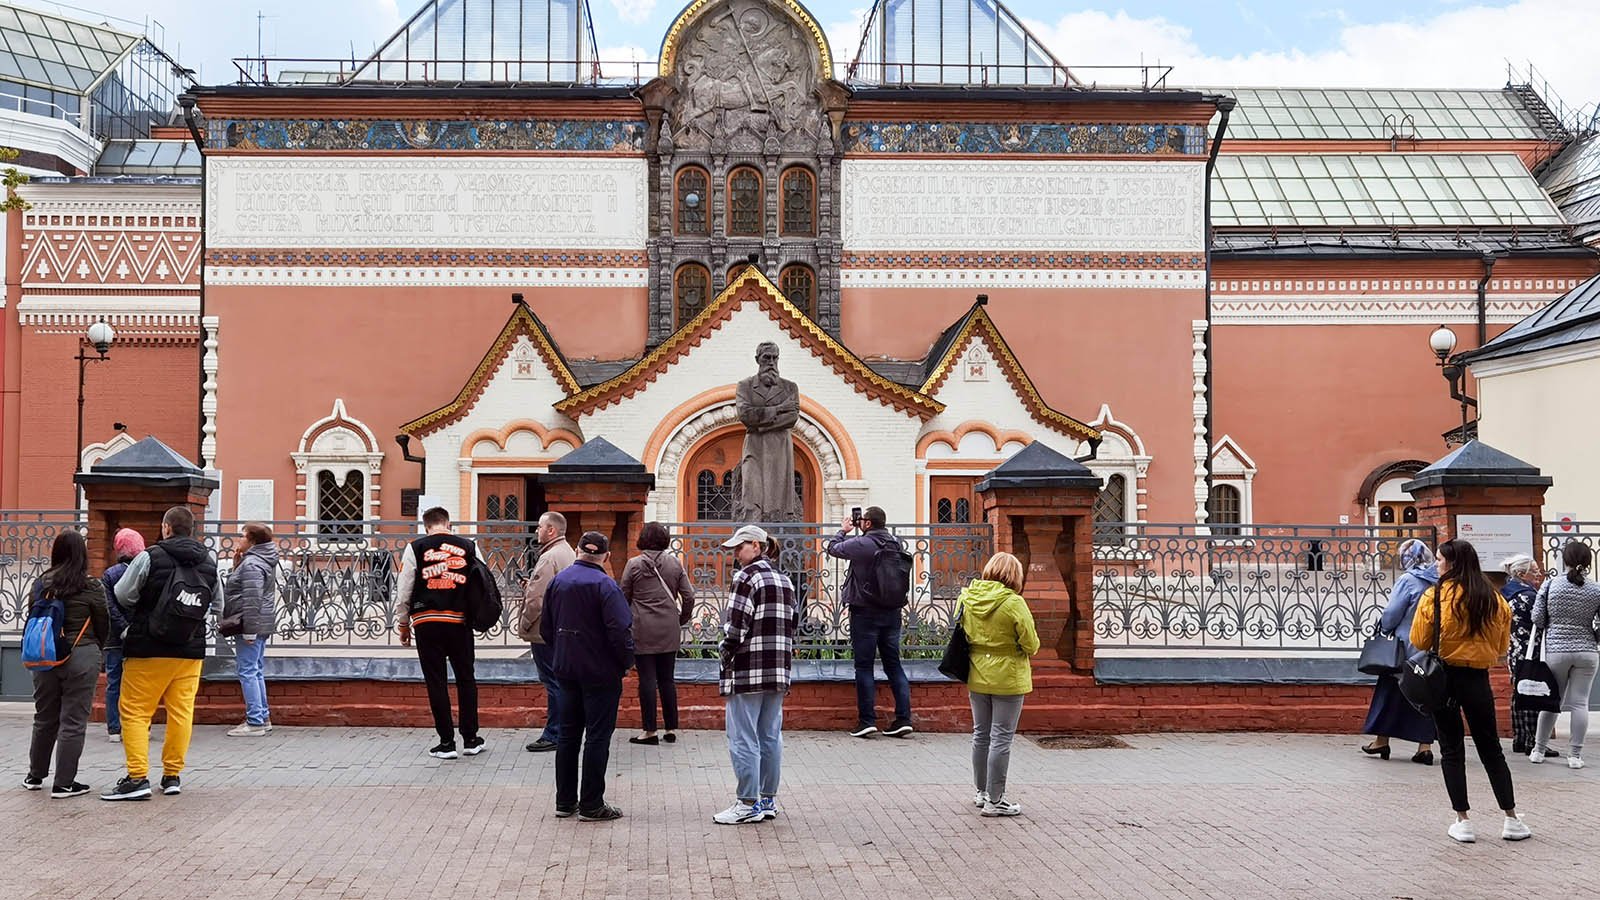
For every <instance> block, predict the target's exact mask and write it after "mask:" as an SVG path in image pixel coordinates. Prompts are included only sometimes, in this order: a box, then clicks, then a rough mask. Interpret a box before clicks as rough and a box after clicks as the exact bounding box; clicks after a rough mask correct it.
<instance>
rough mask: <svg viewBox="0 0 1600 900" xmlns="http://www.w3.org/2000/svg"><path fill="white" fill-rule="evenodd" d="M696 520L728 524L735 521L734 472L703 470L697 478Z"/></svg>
mask: <svg viewBox="0 0 1600 900" xmlns="http://www.w3.org/2000/svg"><path fill="white" fill-rule="evenodd" d="M695 519H697V520H698V521H701V522H728V521H731V520H732V519H733V471H732V470H729V471H727V472H723V473H722V479H721V481H720V482H719V481H718V479H717V473H715V472H713V471H711V470H710V469H701V470H700V474H699V475H697V476H695Z"/></svg>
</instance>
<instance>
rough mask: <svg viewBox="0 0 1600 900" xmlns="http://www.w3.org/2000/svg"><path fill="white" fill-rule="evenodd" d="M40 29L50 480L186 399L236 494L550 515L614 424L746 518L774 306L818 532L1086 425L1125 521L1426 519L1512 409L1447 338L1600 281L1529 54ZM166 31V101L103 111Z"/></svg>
mask: <svg viewBox="0 0 1600 900" xmlns="http://www.w3.org/2000/svg"><path fill="white" fill-rule="evenodd" d="M13 32H15V33H17V34H21V35H23V36H25V37H26V38H27V40H28V41H29V44H28V47H29V48H31V49H29V50H27V51H24V50H19V49H18V47H19V45H20V42H19V41H18V40H17V39H16V38H14V37H12V35H13ZM0 34H3V35H4V36H5V37H6V39H7V40H8V41H11V42H12V47H11V53H12V54H13V56H14V57H15V58H17V59H21V58H23V57H24V56H25V55H26V54H28V53H31V54H32V57H31V58H33V59H36V60H39V62H36V63H34V64H33V65H32V66H17V69H18V71H17V72H16V73H7V72H4V71H0V91H8V92H9V91H10V86H11V85H13V84H15V85H17V86H18V91H19V92H20V93H18V94H17V96H18V97H19V98H20V99H19V101H18V103H17V108H16V109H15V110H12V109H0V124H3V125H4V127H6V128H7V129H8V131H7V135H6V136H4V137H0V144H5V145H10V146H18V147H19V149H23V150H24V151H25V152H24V154H23V156H22V157H21V158H20V159H19V160H18V163H19V165H21V166H23V167H24V168H25V169H26V170H27V171H29V172H30V173H31V174H32V175H33V178H32V181H31V182H30V183H29V184H28V185H27V186H25V187H23V188H22V189H21V191H20V193H21V196H22V197H23V198H24V199H26V200H27V201H28V202H29V204H31V208H30V209H28V210H25V211H14V212H12V213H10V214H9V218H8V219H7V222H6V231H5V247H6V254H7V256H6V272H7V289H6V295H5V313H6V314H5V328H6V335H5V341H4V345H3V346H4V350H3V352H4V364H3V371H4V373H5V375H4V377H5V394H4V396H5V409H4V419H3V420H0V444H3V458H0V507H4V508H19V507H21V508H49V509H59V508H66V507H70V506H71V505H72V504H73V502H74V498H73V494H72V486H71V480H70V478H68V477H67V476H68V474H69V473H70V471H71V470H72V469H73V467H74V466H79V465H81V466H83V467H85V468H90V467H92V466H93V464H94V463H95V462H96V461H98V460H99V459H102V458H104V457H105V456H107V455H109V454H110V453H114V452H116V451H117V450H120V449H122V448H123V447H125V446H127V445H129V444H130V443H132V441H133V440H134V439H135V438H138V437H142V436H144V435H146V434H153V435H156V436H158V437H160V438H161V439H162V440H163V441H165V442H166V443H168V444H169V445H171V446H172V447H173V448H175V449H177V450H178V451H179V452H181V453H184V454H185V455H189V456H192V457H193V458H195V459H196V460H197V461H199V462H200V463H201V464H202V465H204V466H205V467H207V468H209V469H213V470H215V471H216V472H217V473H218V475H219V477H220V480H221V482H222V489H221V490H220V491H218V492H217V493H216V494H215V495H213V496H214V509H213V517H214V518H218V519H235V518H247V519H267V520H276V521H282V520H299V521H301V522H304V523H307V524H308V525H310V524H311V523H316V522H324V523H336V522H361V521H364V520H365V521H375V520H384V519H400V518H407V517H410V516H413V515H414V514H415V510H416V507H417V506H418V505H419V504H431V503H439V504H442V505H444V506H446V507H447V508H449V509H450V510H451V511H452V513H453V514H454V515H455V516H456V517H457V518H458V519H480V520H481V519H531V518H533V517H535V516H536V515H537V513H538V512H540V511H542V509H543V508H544V500H543V489H542V487H541V477H542V476H543V475H544V474H545V473H547V471H548V467H549V466H550V464H551V463H553V462H555V461H557V460H559V459H560V458H561V457H562V456H563V455H564V454H566V453H567V452H568V451H570V450H572V449H574V448H576V447H577V446H579V445H581V444H582V443H584V442H585V441H587V440H589V439H591V438H595V437H604V438H605V439H606V440H608V441H609V442H611V443H612V444H614V445H616V446H617V447H618V448H620V449H622V450H623V451H625V452H626V453H628V454H629V455H631V456H633V457H634V458H636V459H637V460H639V461H640V462H642V463H643V464H644V465H645V467H646V468H647V470H648V471H649V472H651V473H653V474H654V476H655V487H654V490H653V492H652V493H651V494H650V497H649V500H648V504H647V509H646V516H647V518H653V519H657V520H661V521H669V522H688V521H717V520H726V519H728V518H730V517H731V510H732V486H731V479H732V477H733V469H734V467H735V466H736V465H737V463H738V460H739V455H740V454H739V446H740V443H741V442H742V439H743V427H742V426H741V425H740V423H739V422H738V420H737V417H736V414H735V410H734V389H735V384H736V383H737V382H738V381H739V380H740V379H743V378H745V377H746V376H748V375H750V374H752V373H753V372H754V371H755V359H754V354H755V348H756V347H757V345H759V344H761V343H763V342H769V341H770V342H773V343H775V344H777V345H778V348H779V354H780V362H779V370H780V372H781V374H782V376H783V377H784V378H786V379H789V380H792V381H794V382H796V383H797V384H798V385H799V389H800V417H799V423H798V425H797V426H796V428H795V431H794V442H795V461H796V462H795V469H796V471H795V489H796V492H797V494H798V496H799V498H800V508H801V509H802V518H804V519H805V520H808V521H820V522H827V521H837V520H838V519H839V518H840V517H842V516H843V515H844V514H845V513H846V512H847V511H848V510H849V509H850V508H851V507H854V506H865V505H869V504H875V505H879V506H883V507H884V508H886V509H887V510H888V511H889V515H890V518H891V520H894V521H901V522H916V523H961V522H970V521H976V520H977V518H978V514H977V504H976V498H975V495H974V493H973V490H974V486H975V484H976V482H977V481H978V479H979V477H980V476H981V475H982V473H984V472H986V471H988V470H990V469H992V468H993V467H994V466H995V465H996V464H998V463H999V462H1001V461H1002V460H1004V459H1005V458H1007V457H1008V456H1010V455H1011V454H1013V453H1015V452H1016V451H1018V450H1019V449H1021V448H1022V447H1024V446H1026V445H1028V444H1030V443H1032V442H1042V443H1044V444H1046V445H1048V446H1050V447H1052V448H1054V449H1057V450H1060V451H1061V452H1063V453H1065V454H1067V455H1069V456H1073V457H1077V458H1080V459H1083V460H1085V461H1086V464H1087V465H1088V466H1089V467H1090V468H1091V469H1093V470H1094V471H1095V472H1096V473H1097V474H1099V475H1101V476H1102V477H1103V478H1104V479H1105V481H1104V489H1103V491H1102V494H1101V498H1100V503H1099V505H1098V506H1097V508H1096V518H1097V520H1098V521H1100V522H1101V523H1102V525H1103V528H1104V529H1106V530H1107V534H1106V535H1105V536H1106V537H1108V538H1109V537H1113V536H1114V535H1115V533H1116V531H1117V527H1112V526H1111V523H1138V522H1166V523H1206V522H1208V521H1209V522H1210V523H1211V524H1212V525H1213V526H1214V527H1228V526H1238V525H1242V524H1248V523H1273V522H1323V523H1327V522H1333V521H1340V520H1343V521H1348V522H1353V523H1357V524H1360V523H1363V522H1369V521H1370V522H1382V523H1389V522H1394V523H1402V522H1405V521H1409V520H1411V519H1410V516H1412V515H1414V509H1413V508H1411V507H1409V505H1408V498H1407V497H1406V496H1405V495H1404V494H1403V493H1402V492H1401V491H1400V490H1399V487H1398V485H1399V484H1400V483H1403V482H1404V481H1406V480H1407V479H1408V478H1409V477H1410V476H1411V475H1412V474H1414V473H1415V472H1416V471H1417V470H1418V469H1420V468H1421V467H1422V465H1423V462H1422V461H1424V460H1431V459H1434V458H1435V457H1437V456H1438V455H1440V452H1441V451H1442V450H1443V437H1444V436H1446V435H1447V434H1449V433H1452V432H1454V433H1455V436H1456V437H1460V436H1461V433H1462V432H1463V431H1466V432H1470V430H1471V423H1467V424H1465V425H1463V423H1462V422H1461V420H1460V417H1459V415H1458V411H1457V408H1456V405H1455V404H1454V403H1453V402H1452V401H1451V400H1450V399H1449V396H1448V394H1447V390H1446V387H1445V386H1444V385H1443V383H1442V380H1441V379H1440V378H1439V375H1438V371H1437V368H1436V367H1435V364H1434V363H1435V360H1434V357H1433V355H1432V354H1431V353H1430V352H1429V350H1428V343H1427V340H1428V334H1429V332H1431V331H1432V330H1433V329H1434V328H1435V327H1437V326H1438V325H1440V324H1441V323H1442V324H1446V325H1449V326H1451V327H1452V328H1453V329H1454V330H1455V331H1457V333H1458V334H1459V337H1460V339H1461V342H1462V343H1461V346H1462V347H1463V348H1467V347H1475V346H1479V345H1481V344H1483V343H1485V342H1487V341H1488V340H1489V339H1490V338H1492V337H1493V336H1494V335H1496V334H1498V333H1499V332H1501V331H1503V330H1504V329H1505V328H1506V327H1507V326H1509V325H1510V324H1511V323H1513V322H1516V321H1518V320H1520V319H1521V318H1523V317H1524V316H1526V315H1528V314H1529V313H1531V312H1533V311H1536V310H1538V309H1540V308H1542V307H1543V305H1544V304H1546V303H1548V302H1549V301H1550V300H1552V299H1554V298H1556V297H1558V296H1560V295H1561V294H1563V293H1565V292H1566V291H1568V290H1569V289H1571V288H1573V287H1574V286H1576V285H1577V284H1579V283H1580V282H1582V281H1584V280H1585V279H1587V278H1588V277H1589V276H1591V275H1593V274H1595V273H1596V272H1597V271H1600V265H1597V260H1596V252H1595V250H1594V248H1593V247H1591V246H1589V245H1588V244H1586V243H1585V235H1586V232H1584V231H1583V230H1582V229H1575V228H1574V227H1573V226H1574V222H1572V221H1569V218H1568V213H1567V212H1566V211H1565V209H1564V208H1563V207H1558V205H1557V204H1556V203H1555V202H1553V201H1552V197H1551V194H1550V193H1549V192H1547V191H1546V190H1545V188H1544V187H1543V186H1541V183H1540V175H1541V174H1542V173H1543V172H1544V171H1545V170H1546V168H1547V167H1549V166H1550V163H1551V161H1552V160H1555V159H1556V158H1557V157H1558V156H1559V155H1561V154H1562V153H1563V152H1564V151H1568V150H1569V148H1572V147H1575V146H1578V145H1580V144H1581V143H1582V142H1583V141H1584V140H1585V139H1586V135H1585V134H1582V133H1580V132H1579V131H1578V130H1577V129H1575V128H1574V126H1573V125H1572V124H1571V123H1569V122H1566V121H1564V119H1563V117H1562V116H1561V115H1560V114H1559V112H1558V111H1557V110H1553V109H1552V108H1551V106H1549V105H1547V103H1546V101H1545V99H1544V98H1542V97H1541V95H1540V94H1539V93H1537V92H1535V91H1533V90H1532V89H1531V88H1529V87H1526V86H1521V85H1514V86H1508V87H1506V88H1503V89H1489V90H1454V91H1442V90H1441V91H1405V90H1394V91H1378V90H1321V89H1299V90H1289V89H1267V88H1226V87H1206V88H1190V87H1183V86H1181V84H1180V83H1179V82H1178V81H1177V80H1175V78H1181V76H1182V73H1181V72H1179V73H1172V74H1168V73H1167V72H1166V71H1165V70H1162V69H1158V68H1156V67H1128V68H1127V69H1124V70H1093V69H1083V68H1079V67H1075V66H1073V65H1071V62H1072V61H1071V60H1067V61H1065V62H1063V61H1061V60H1059V59H1058V58H1056V57H1055V56H1054V55H1053V54H1052V53H1051V52H1050V50H1049V49H1048V48H1046V47H1045V46H1044V45H1042V44H1041V43H1040V42H1039V41H1038V40H1037V39H1036V38H1035V37H1034V36H1033V35H1032V34H1031V33H1030V32H1029V31H1028V30H1027V28H1026V27H1025V26H1024V25H1023V23H1022V22H1021V21H1020V20H1018V19H1017V18H1015V17H1014V16H1013V15H1012V14H1011V13H1010V12H1009V11H1008V10H1006V8H1005V7H1004V6H1002V5H1000V4H999V3H996V2H991V0H945V2H944V3H943V4H940V3H935V2H930V0H880V2H878V3H877V4H876V5H875V6H874V8H873V10H872V13H871V16H870V18H869V20H868V22H867V24H866V26H865V28H864V31H863V33H862V34H861V37H860V42H859V45H858V48H857V47H852V48H837V47H831V46H830V45H829V42H828V40H827V38H826V36H825V35H824V33H823V31H822V29H821V28H820V27H819V26H818V24H817V22H816V21H815V20H814V19H813V17H812V16H811V15H810V14H809V13H808V12H807V11H806V9H805V8H804V7H803V6H801V5H800V4H799V3H797V2H794V0H782V2H779V0H696V2H693V3H691V4H690V5H689V6H688V7H686V8H685V9H684V10H683V11H682V13H681V14H680V15H679V16H678V17H677V18H676V19H675V20H674V22H673V23H672V25H671V27H670V28H669V30H668V31H667V33H666V35H665V36H664V38H663V41H662V44H661V47H660V52H659V58H658V61H657V62H655V63H652V64H650V65H649V66H648V67H643V68H638V67H635V68H631V69H629V70H628V71H626V72H621V73H619V72H617V71H614V70H613V68H612V67H609V66H606V65H603V64H602V63H603V62H604V61H601V60H598V59H597V58H596V53H595V40H594V26H593V23H591V21H590V12H589V9H588V6H587V4H586V3H583V2H580V0H524V2H521V3H518V2H511V0H494V2H485V3H471V4H468V3H462V2H459V0H454V2H453V0H429V2H427V3H425V4H423V5H422V7H421V8H420V9H419V10H418V11H417V13H416V15H415V16H413V17H412V18H411V19H410V20H409V21H408V22H407V23H406V24H405V25H404V26H403V27H402V28H401V29H400V30H399V31H398V32H396V33H395V34H394V35H393V36H392V37H390V38H389V39H388V40H386V41H385V42H383V43H382V44H381V45H380V46H379V49H378V50H377V51H376V52H375V53H374V54H373V55H372V56H371V57H369V58H367V59H365V60H357V61H355V62H349V61H346V62H343V63H338V62H331V63H318V62H314V61H298V62H297V61H278V60H255V61H246V62H244V63H242V64H241V67H240V77H239V79H238V82H237V83H233V84H210V85H201V84H197V83H194V81H193V79H192V78H191V77H190V76H188V75H186V74H184V73H185V72H186V70H184V69H183V68H182V66H181V65H178V64H177V62H175V61H173V60H171V59H170V57H167V56H166V54H165V53H163V52H162V51H161V50H160V49H159V47H158V46H157V43H158V42H156V41H153V40H152V38H151V36H149V35H148V34H137V33H134V32H131V31H122V30H119V29H116V28H113V27H110V26H104V25H90V24H87V23H82V22H73V21H69V20H67V19H63V18H60V17H58V16H53V15H49V14H45V13H39V12H33V11H30V10H27V9H26V8H24V7H20V6H14V5H8V4H0ZM67 43H71V44H72V45H73V47H74V48H77V49H76V50H75V52H76V53H77V56H75V57H72V56H71V54H69V53H68V52H66V51H64V50H63V49H62V48H63V45H65V44H67ZM91 43H92V44H93V45H94V46H95V47H97V48H99V55H98V56H91V54H89V53H88V52H86V51H85V50H84V49H83V48H85V47H87V46H88V45H89V44H91ZM1136 52H1137V51H1136V49H1131V50H1130V52H1129V53H1128V54H1127V55H1128V56H1130V57H1132V56H1133V55H1134V54H1135V53H1136ZM835 53H853V54H854V55H853V56H851V57H850V58H848V59H846V58H843V57H836V56H835ZM52 54H53V55H52ZM69 57H70V58H72V59H74V60H77V59H82V60H83V61H84V65H82V66H77V67H76V68H74V66H72V65H66V64H63V63H62V62H60V61H61V60H66V59H68V58H69ZM52 59H55V60H56V62H55V63H53V64H52V63H51V62H50V61H51V60H52ZM141 61H143V63H141V65H143V68H141V69H139V71H140V72H145V71H146V70H149V71H155V72H156V75H155V76H151V77H150V79H148V80H151V81H152V82H159V85H158V87H159V90H156V89H146V88H141V89H138V90H129V91H126V93H127V94H128V95H129V96H131V97H133V98H135V100H134V101H129V102H127V103H124V106H125V107H127V108H128V109H130V110H131V114H129V115H127V116H124V117H123V118H124V119H126V121H125V122H122V123H121V124H120V125H118V124H116V123H110V124H108V123H107V122H104V121H102V117H101V116H100V114H99V110H101V109H103V108H105V107H106V106H107V105H108V104H107V103H106V101H105V99H104V96H103V95H104V89H105V86H106V85H107V84H132V83H134V82H135V81H136V79H135V78H134V76H133V74H132V73H133V72H134V68H135V67H134V63H140V62H141ZM152 61H153V62H152ZM162 66H165V68H164V69H163V68H162ZM80 70H81V71H80ZM157 76H159V77H157ZM139 83H140V84H143V82H139ZM38 90H47V91H54V92H55V93H53V94H50V95H49V96H48V97H45V98H44V99H41V100H35V99H33V98H34V94H35V93H36V92H37V91H38ZM8 96H10V94H8ZM69 97H71V98H76V100H75V101H74V100H72V99H66V98H69ZM74 103H75V104H76V105H74ZM141 104H142V105H141ZM119 121H120V120H119ZM21 145H25V146H21ZM1569 168H1570V167H1569ZM100 320H104V321H105V322H107V323H108V324H111V325H112V326H113V327H114V328H115V329H116V331H117V337H116V340H115V342H114V344H113V345H112V346H111V348H110V349H109V351H108V352H107V354H106V355H107V359H106V360H105V361H104V362H99V361H94V363H93V364H92V365H89V364H87V363H81V362H80V363H79V365H78V366H77V367H74V366H72V365H71V362H72V360H73V359H74V356H75V354H79V353H80V352H81V353H84V354H86V355H87V356H90V357H94V356H96V355H97V353H96V350H95V349H94V348H93V347H89V346H87V345H85V344H84V342H83V335H84V332H85V329H86V328H87V327H88V326H89V325H91V324H93V323H95V322H97V321H100ZM84 368H87V369H88V371H87V373H86V381H85V391H86V398H87V399H86V403H85V407H84V426H83V431H82V437H81V439H80V440H79V441H78V444H77V446H74V443H73V435H72V426H73V422H72V420H71V417H70V416H67V415H64V412H65V411H67V410H70V409H71V408H72V404H73V401H74V391H75V390H76V389H77V383H75V382H74V381H73V379H74V377H76V376H78V374H79V371H78V370H82V369H84ZM119 426H122V427H119ZM397 436H398V437H397ZM330 527H332V526H330ZM337 527H340V528H348V527H351V526H347V525H341V526H337ZM355 527H357V528H359V527H361V526H355ZM1118 527H1121V526H1118Z"/></svg>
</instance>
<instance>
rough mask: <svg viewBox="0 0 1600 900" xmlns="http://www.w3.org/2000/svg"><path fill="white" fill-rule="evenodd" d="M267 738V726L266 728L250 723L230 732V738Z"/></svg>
mask: <svg viewBox="0 0 1600 900" xmlns="http://www.w3.org/2000/svg"><path fill="white" fill-rule="evenodd" d="M266 736H267V726H265V725H251V724H250V723H249V722H245V723H243V724H240V725H235V726H234V727H233V728H231V729H229V730H228V737H266Z"/></svg>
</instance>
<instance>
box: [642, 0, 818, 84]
mask: <svg viewBox="0 0 1600 900" xmlns="http://www.w3.org/2000/svg"><path fill="white" fill-rule="evenodd" d="M713 2H714V0H693V2H691V3H690V4H689V5H688V6H685V7H684V8H683V12H681V13H678V17H677V18H676V19H674V20H673V21H672V27H671V28H669V29H667V36H666V37H665V38H664V39H662V41H661V53H660V54H659V55H660V57H661V61H660V63H659V64H658V72H659V74H660V77H662V78H666V77H668V76H670V75H671V74H672V71H673V68H674V67H675V66H676V65H677V62H678V41H679V39H680V38H682V37H683V34H684V32H685V31H688V30H689V26H690V25H693V24H694V22H695V20H697V19H699V18H700V14H701V13H703V12H705V11H706V7H708V6H710V5H712V3H713ZM768 2H770V3H771V4H772V5H773V6H777V7H781V8H782V9H784V10H785V11H787V12H788V13H789V15H790V16H792V17H793V18H794V19H795V22H796V23H797V24H798V25H800V26H801V27H802V28H803V29H804V30H805V31H806V33H807V34H808V35H809V36H810V37H811V42H812V43H814V44H816V45H817V60H818V68H819V69H820V71H819V72H818V73H817V76H818V77H819V78H821V79H822V80H824V81H826V80H828V79H831V78H832V77H833V51H831V50H829V49H828V36H827V35H826V34H825V33H824V32H823V30H822V28H821V27H820V26H819V25H817V20H816V19H815V18H812V16H811V13H810V11H808V10H807V9H806V8H805V7H804V6H801V5H800V4H799V3H797V2H796V0H768Z"/></svg>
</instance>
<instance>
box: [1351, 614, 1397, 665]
mask: <svg viewBox="0 0 1600 900" xmlns="http://www.w3.org/2000/svg"><path fill="white" fill-rule="evenodd" d="M1372 629H1373V631H1372V637H1369V638H1367V642H1366V643H1365V644H1363V645H1362V647H1361V658H1360V659H1358V660H1356V671H1358V672H1360V673H1362V674H1363V675H1393V674H1395V673H1396V672H1399V671H1400V667H1401V666H1404V665H1405V664H1406V645H1405V644H1403V643H1401V642H1400V638H1398V637H1396V636H1395V635H1394V634H1383V633H1382V632H1380V631H1378V626H1377V625H1374V626H1372Z"/></svg>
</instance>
